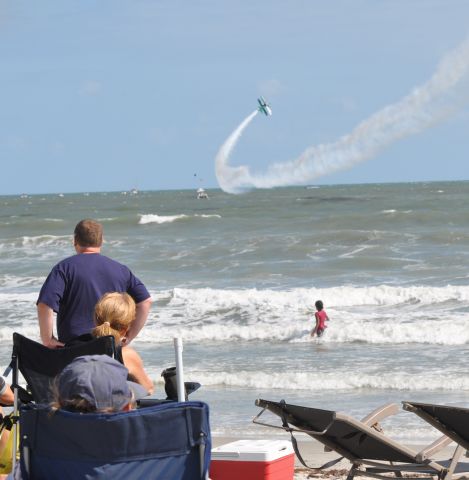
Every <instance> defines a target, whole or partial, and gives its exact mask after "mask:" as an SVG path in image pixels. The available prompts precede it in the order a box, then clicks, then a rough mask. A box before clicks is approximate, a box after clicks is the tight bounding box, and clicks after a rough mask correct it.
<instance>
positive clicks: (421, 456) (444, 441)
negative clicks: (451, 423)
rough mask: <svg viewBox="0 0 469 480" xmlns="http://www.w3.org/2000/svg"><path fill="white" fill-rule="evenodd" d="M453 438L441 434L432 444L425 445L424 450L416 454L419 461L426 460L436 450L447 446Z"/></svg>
mask: <svg viewBox="0 0 469 480" xmlns="http://www.w3.org/2000/svg"><path fill="white" fill-rule="evenodd" d="M452 441H453V440H451V438H449V437H447V436H446V435H443V436H441V437H440V438H438V439H437V440H435V441H434V442H433V443H432V444H431V445H428V447H425V448H424V449H423V450H420V452H419V453H417V455H416V459H417V461H418V462H424V461H425V460H427V459H428V458H430V457H432V456H433V455H434V454H435V453H436V452H439V451H440V450H441V449H443V448H445V447H447V446H448V445H449V444H450V443H451V442H452Z"/></svg>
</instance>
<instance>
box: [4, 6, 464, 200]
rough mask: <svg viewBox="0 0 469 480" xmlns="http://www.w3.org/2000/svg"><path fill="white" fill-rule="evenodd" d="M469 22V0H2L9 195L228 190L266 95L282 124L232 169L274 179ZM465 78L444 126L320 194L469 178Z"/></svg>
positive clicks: (444, 50)
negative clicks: (222, 153) (223, 176)
mask: <svg viewBox="0 0 469 480" xmlns="http://www.w3.org/2000/svg"><path fill="white" fill-rule="evenodd" d="M468 18H469V2H468V1H467V0H392V1H391V0H347V1H345V0H333V1H331V0H290V1H288V2H285V1H280V0H259V1H255V2H253V1H250V0H237V1H236V2H229V1H225V2H221V1H219V0H201V1H196V0H194V1H181V0H164V1H158V0H151V1H150V0H119V1H116V0H100V1H89V0H74V1H72V0H61V1H60V2H57V1H56V0H41V1H40V2H38V1H36V0H28V1H26V0H0V164H1V167H2V174H1V175H0V195H9V194H15V195H16V194H21V193H28V194H34V193H68V192H93V191H119V190H129V189H131V188H137V189H139V190H167V189H186V188H189V189H192V188H198V187H200V186H203V187H205V188H218V187H219V183H218V180H217V176H216V172H215V158H216V156H217V153H218V152H219V150H220V148H221V147H222V145H223V144H224V142H225V141H226V140H227V138H228V137H229V136H230V135H231V134H232V132H233V131H234V130H235V129H236V128H237V126H238V125H239V124H240V123H241V122H242V121H243V119H245V118H246V117H247V116H248V115H249V114H250V113H252V112H253V111H254V110H255V109H256V104H257V102H256V99H257V97H258V96H260V95H263V96H264V97H265V98H266V99H267V100H268V101H269V103H270V104H271V106H272V110H273V115H272V116H271V117H265V116H263V115H256V116H255V118H253V119H252V121H251V123H250V124H249V126H248V127H247V128H246V129H245V130H244V132H243V134H242V136H241V137H240V138H239V139H238V141H237V143H236V146H235V147H234V149H233V151H232V152H231V153H230V157H229V163H230V165H232V166H235V167H236V166H239V165H243V166H246V167H248V168H249V170H250V171H251V172H255V173H256V174H258V175H260V176H262V175H263V172H265V171H267V170H268V169H269V166H271V165H273V164H283V163H285V162H289V161H292V160H294V159H297V158H299V157H300V156H301V155H302V154H303V153H304V152H305V151H307V150H308V149H311V148H313V149H315V148H316V147H317V146H318V145H329V144H335V142H337V141H338V140H339V139H341V138H343V137H344V136H347V135H349V134H350V133H351V132H353V131H354V130H355V129H356V128H357V125H359V124H361V123H362V122H366V121H367V119H370V117H372V116H373V115H374V114H376V112H380V111H382V109H383V108H385V107H387V106H389V105H395V104H398V105H399V102H400V101H401V100H402V99H403V98H406V96H408V95H409V94H412V92H415V88H416V87H419V86H421V85H425V83H426V82H428V80H429V79H430V78H431V77H432V75H433V74H434V72H435V70H436V69H437V67H438V65H439V64H440V62H441V60H442V59H444V58H445V55H447V54H448V52H451V51H453V50H454V49H455V48H457V47H458V45H460V44H461V43H463V42H464V41H465V40H466V39H467V38H468V36H469V26H468V22H467V19H468ZM463 80H464V81H463V82H460V84H459V85H458V88H457V89H455V90H453V89H452V90H450V91H449V92H447V100H448V101H449V102H451V105H452V106H453V107H455V106H457V108H452V109H451V112H450V114H448V115H445V116H444V118H443V119H439V120H438V121H435V122H428V123H429V124H428V125H426V124H425V125H424V127H423V128H420V129H418V130H419V131H418V132H412V134H411V135H402V136H401V137H402V138H401V137H400V138H398V139H397V140H395V141H391V142H388V144H386V146H385V148H384V147H383V148H382V149H378V151H377V152H374V153H373V155H371V156H369V158H366V160H363V161H360V162H358V163H355V164H353V165H352V166H348V168H340V169H338V170H336V171H333V172H327V171H325V173H324V174H321V175H319V176H317V177H315V178H314V181H311V183H314V184H318V185H322V184H342V183H372V182H379V183H381V182H407V181H410V182H414V181H437V180H469V161H468V160H469V135H468V132H469V111H468V108H469V81H468V79H467V78H463ZM326 170H327V169H326ZM292 181H293V182H295V181H296V180H292Z"/></svg>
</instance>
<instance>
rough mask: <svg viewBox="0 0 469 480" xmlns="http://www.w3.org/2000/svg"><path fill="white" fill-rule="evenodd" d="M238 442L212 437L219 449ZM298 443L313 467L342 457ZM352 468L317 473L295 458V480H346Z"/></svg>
mask: <svg viewBox="0 0 469 480" xmlns="http://www.w3.org/2000/svg"><path fill="white" fill-rule="evenodd" d="M260 438H262V439H263V440H266V439H268V438H269V437H268V436H265V437H259V439H260ZM289 438H290V437H289V436H288V435H286V436H285V438H284V440H288V441H289ZM250 439H253V438H252V437H250ZM272 439H273V440H278V439H279V437H275V438H272ZM236 440H240V439H239V438H230V437H212V443H213V447H218V446H220V445H224V444H226V443H230V442H234V441H236ZM297 441H298V448H299V451H300V453H301V455H302V457H303V460H304V461H305V462H306V464H307V465H309V466H311V467H319V466H321V465H324V464H325V463H326V462H329V461H332V460H335V459H336V458H339V457H340V455H339V454H338V453H336V452H325V451H324V446H323V445H322V444H321V443H319V442H317V441H315V440H308V439H306V440H304V441H301V440H299V438H297ZM424 447H425V445H409V448H410V449H412V450H413V451H415V452H418V451H419V450H421V449H422V448H424ZM455 447H456V444H454V443H453V444H450V446H448V447H446V448H445V449H443V450H442V451H441V452H439V453H437V454H435V456H434V458H435V459H437V460H440V459H447V458H450V457H451V456H452V455H453V453H454V449H455ZM350 466H351V464H350V462H349V461H347V460H344V459H342V460H341V461H340V462H338V463H337V464H336V465H334V466H333V467H331V468H330V469H328V470H322V471H317V472H316V471H314V470H308V469H306V468H305V467H304V466H303V465H301V463H300V461H299V460H298V458H296V456H295V476H294V480H306V479H309V478H315V479H327V480H345V479H346V477H347V473H348V470H349V469H350ZM414 476H415V475H414ZM362 478H363V477H362ZM393 478H395V477H393Z"/></svg>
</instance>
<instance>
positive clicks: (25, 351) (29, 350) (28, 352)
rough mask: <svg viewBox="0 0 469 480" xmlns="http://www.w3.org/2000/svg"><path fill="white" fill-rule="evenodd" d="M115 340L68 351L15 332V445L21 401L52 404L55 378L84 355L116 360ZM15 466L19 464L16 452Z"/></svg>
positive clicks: (104, 340) (82, 344)
mask: <svg viewBox="0 0 469 480" xmlns="http://www.w3.org/2000/svg"><path fill="white" fill-rule="evenodd" d="M114 353H115V345H114V337H112V336H105V337H100V338H97V339H95V340H91V341H89V342H85V343H80V344H77V345H74V346H71V347H65V348H55V349H51V348H47V347H45V346H44V345H42V344H40V343H38V342H35V341H33V340H30V339H29V338H26V337H24V336H23V335H20V334H19V333H16V332H15V333H13V353H12V356H11V363H10V368H11V369H12V380H13V381H12V385H11V388H12V390H13V393H14V396H15V400H14V407H13V412H14V415H13V418H14V419H15V423H14V425H13V435H14V437H13V439H14V440H13V444H14V445H16V438H17V424H16V419H17V418H18V404H19V398H20V397H21V400H22V401H23V402H25V401H27V400H29V401H34V402H36V403H50V402H51V401H52V388H51V387H52V382H53V381H54V378H55V377H56V376H57V375H58V374H59V373H60V372H61V371H62V370H63V369H64V368H65V367H66V366H67V365H68V364H69V363H70V362H71V361H72V360H73V359H74V358H76V357H79V356H81V355H99V354H101V355H109V356H112V357H114ZM20 372H21V374H22V375H23V377H24V379H25V381H26V383H27V391H24V390H23V389H22V387H20V385H19V383H18V377H19V373H20ZM13 455H14V457H13V466H14V465H15V462H16V452H14V454H13Z"/></svg>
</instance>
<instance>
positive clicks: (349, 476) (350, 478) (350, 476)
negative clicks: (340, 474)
mask: <svg viewBox="0 0 469 480" xmlns="http://www.w3.org/2000/svg"><path fill="white" fill-rule="evenodd" d="M357 470H358V465H356V464H355V463H352V466H351V467H350V470H349V472H348V474H347V479H346V480H353V477H355V472H356V471H357Z"/></svg>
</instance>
